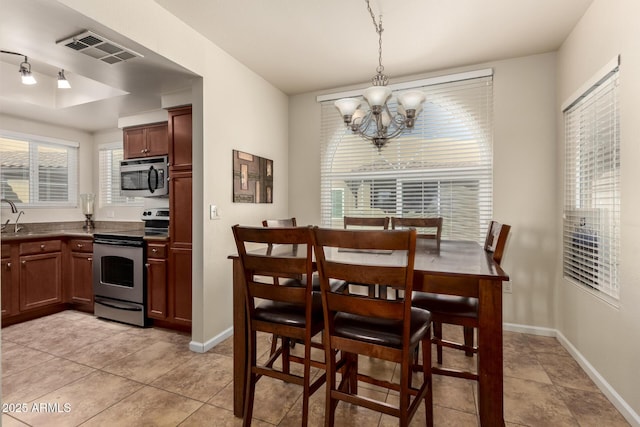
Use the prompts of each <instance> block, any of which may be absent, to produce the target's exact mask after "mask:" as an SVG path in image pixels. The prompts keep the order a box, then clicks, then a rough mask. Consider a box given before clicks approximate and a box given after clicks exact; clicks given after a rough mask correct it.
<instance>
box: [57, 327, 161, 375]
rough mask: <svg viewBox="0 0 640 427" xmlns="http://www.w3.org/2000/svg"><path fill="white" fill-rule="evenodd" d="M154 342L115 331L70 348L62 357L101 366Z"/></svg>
mask: <svg viewBox="0 0 640 427" xmlns="http://www.w3.org/2000/svg"><path fill="white" fill-rule="evenodd" d="M154 342H155V341H154V340H153V338H150V337H143V336H137V335H134V334H126V333H115V334H113V335H111V336H109V337H108V338H105V339H103V340H100V341H98V342H95V343H91V344H88V345H86V346H84V347H80V348H72V349H70V350H69V351H68V352H66V353H64V354H63V357H64V358H65V359H69V360H73V361H74V362H77V363H82V364H84V365H87V366H91V367H93V368H103V367H105V366H106V365H108V364H110V363H113V362H115V361H116V360H120V359H122V358H124V357H126V356H129V355H131V354H133V353H135V352H138V351H140V350H143V349H145V348H147V347H149V346H150V345H152V344H153V343H154Z"/></svg>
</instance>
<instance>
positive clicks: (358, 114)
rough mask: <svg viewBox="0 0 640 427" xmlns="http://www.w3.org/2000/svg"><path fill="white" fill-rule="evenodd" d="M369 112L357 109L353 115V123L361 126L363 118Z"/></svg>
mask: <svg viewBox="0 0 640 427" xmlns="http://www.w3.org/2000/svg"><path fill="white" fill-rule="evenodd" d="M366 115H367V113H366V112H365V111H364V110H360V109H358V110H356V111H355V112H354V113H353V117H351V123H352V124H354V125H356V126H360V123H362V119H364V116H366Z"/></svg>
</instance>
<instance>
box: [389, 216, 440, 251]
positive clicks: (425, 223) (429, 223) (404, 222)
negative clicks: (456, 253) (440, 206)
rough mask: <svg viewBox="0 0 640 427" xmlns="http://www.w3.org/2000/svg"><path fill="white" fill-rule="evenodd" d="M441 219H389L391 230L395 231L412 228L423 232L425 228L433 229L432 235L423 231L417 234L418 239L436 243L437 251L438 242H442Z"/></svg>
mask: <svg viewBox="0 0 640 427" xmlns="http://www.w3.org/2000/svg"><path fill="white" fill-rule="evenodd" d="M442 223H443V219H442V217H434V218H397V217H392V218H391V229H392V230H397V229H400V228H407V227H414V228H416V229H417V230H424V229H425V228H428V229H434V230H433V232H432V233H427V232H424V231H419V232H418V238H419V239H433V240H435V241H436V245H437V247H438V249H439V248H440V241H441V240H442Z"/></svg>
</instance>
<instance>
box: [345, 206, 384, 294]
mask: <svg viewBox="0 0 640 427" xmlns="http://www.w3.org/2000/svg"><path fill="white" fill-rule="evenodd" d="M343 221H344V229H345V230H346V229H348V228H350V227H357V229H371V228H373V229H380V228H382V229H383V230H388V229H389V217H388V216H382V217H361V216H345V217H344V218H343ZM351 285H355V286H364V285H362V284H361V283H351ZM376 288H377V289H378V295H379V297H380V298H386V297H387V287H386V286H385V285H371V286H367V289H368V292H369V296H370V297H372V298H373V297H375V296H376Z"/></svg>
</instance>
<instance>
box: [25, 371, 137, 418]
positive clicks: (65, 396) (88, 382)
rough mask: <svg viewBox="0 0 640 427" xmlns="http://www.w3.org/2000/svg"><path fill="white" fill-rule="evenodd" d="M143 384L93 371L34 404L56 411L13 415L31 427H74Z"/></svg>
mask: <svg viewBox="0 0 640 427" xmlns="http://www.w3.org/2000/svg"><path fill="white" fill-rule="evenodd" d="M142 387H143V385H142V384H140V383H137V382H134V381H130V380H127V379H126V378H122V377H118V376H116V375H111V374H108V373H106V372H94V373H92V374H90V375H87V376H86V377H84V378H81V379H79V380H78V381H75V382H73V383H71V384H68V385H66V386H64V387H61V388H59V389H57V390H55V391H53V392H51V393H49V394H46V395H44V396H42V397H41V398H39V399H37V400H36V401H35V402H32V403H33V404H36V405H40V404H42V405H44V406H40V407H44V408H46V407H47V405H55V407H57V408H58V412H48V411H43V412H31V413H27V414H17V416H16V418H19V419H20V420H22V421H24V422H26V423H27V424H29V425H31V426H51V427H62V426H69V427H71V426H76V425H79V424H81V423H82V422H84V421H86V420H88V419H89V418H91V417H93V416H95V415H97V414H98V413H100V412H102V411H103V410H105V409H107V408H108V407H110V406H112V405H114V404H116V403H118V402H119V401H120V400H122V399H124V398H126V397H127V396H129V395H131V394H132V393H134V392H135V391H137V390H139V389H140V388H142Z"/></svg>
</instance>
